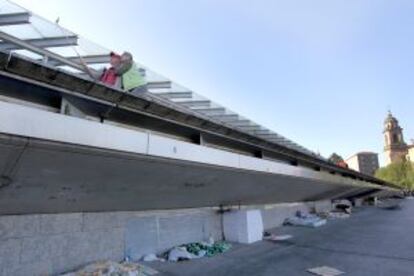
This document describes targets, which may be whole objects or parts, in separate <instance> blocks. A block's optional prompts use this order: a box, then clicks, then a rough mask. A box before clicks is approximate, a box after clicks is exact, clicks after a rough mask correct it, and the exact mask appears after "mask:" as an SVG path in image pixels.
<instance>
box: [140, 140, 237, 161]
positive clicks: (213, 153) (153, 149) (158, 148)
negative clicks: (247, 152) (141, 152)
mask: <svg viewBox="0 0 414 276" xmlns="http://www.w3.org/2000/svg"><path fill="white" fill-rule="evenodd" d="M148 154H149V155H155V156H161V157H167V158H173V159H179V160H187V161H194V162H200V163H205V164H212V165H219V166H226V167H233V168H238V167H239V155H238V154H236V153H232V152H227V151H223V150H218V149H214V148H209V147H204V146H199V145H195V144H191V143H187V142H183V141H178V140H175V139H171V138H167V137H161V136H158V135H154V134H150V135H149V147H148Z"/></svg>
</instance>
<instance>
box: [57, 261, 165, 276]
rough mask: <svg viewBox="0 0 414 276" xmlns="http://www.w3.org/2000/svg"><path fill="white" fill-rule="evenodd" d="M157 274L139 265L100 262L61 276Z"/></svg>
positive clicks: (147, 275)
mask: <svg viewBox="0 0 414 276" xmlns="http://www.w3.org/2000/svg"><path fill="white" fill-rule="evenodd" d="M156 274H158V271H156V270H154V269H152V268H150V267H147V266H144V265H141V264H138V263H131V262H122V263H118V262H114V261H99V262H95V263H92V264H89V265H87V266H85V267H84V268H82V269H80V270H78V271H75V272H70V273H66V274H62V275H61V276H114V275H117V276H151V275H156Z"/></svg>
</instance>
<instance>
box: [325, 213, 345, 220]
mask: <svg viewBox="0 0 414 276" xmlns="http://www.w3.org/2000/svg"><path fill="white" fill-rule="evenodd" d="M350 216H351V215H350V214H347V213H343V212H330V213H329V214H328V218H334V219H345V218H349V217H350Z"/></svg>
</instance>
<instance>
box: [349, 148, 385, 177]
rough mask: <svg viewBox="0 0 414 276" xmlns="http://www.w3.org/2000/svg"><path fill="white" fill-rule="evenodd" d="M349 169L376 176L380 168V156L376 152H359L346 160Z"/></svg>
mask: <svg viewBox="0 0 414 276" xmlns="http://www.w3.org/2000/svg"><path fill="white" fill-rule="evenodd" d="M346 163H347V164H348V167H349V168H350V169H353V170H355V171H358V172H361V173H364V174H368V175H374V174H375V172H376V171H377V170H378V168H379V161H378V154H376V153H375V152H358V153H357V154H354V155H352V156H351V157H349V158H348V159H347V160H346Z"/></svg>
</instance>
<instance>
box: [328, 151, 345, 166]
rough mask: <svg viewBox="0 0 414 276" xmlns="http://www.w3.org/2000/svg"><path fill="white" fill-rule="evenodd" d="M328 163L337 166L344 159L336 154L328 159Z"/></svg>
mask: <svg viewBox="0 0 414 276" xmlns="http://www.w3.org/2000/svg"><path fill="white" fill-rule="evenodd" d="M328 160H329V162H331V163H334V164H338V163H341V162H343V161H344V159H343V158H342V157H341V156H340V155H339V154H337V153H335V152H334V153H332V154H331V156H329V158H328Z"/></svg>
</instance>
